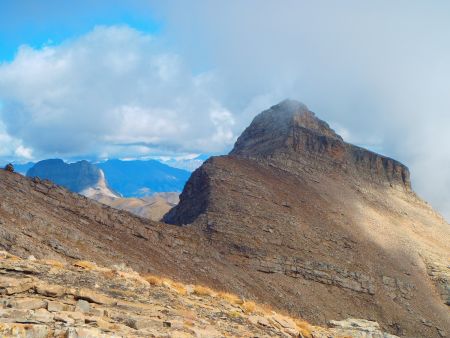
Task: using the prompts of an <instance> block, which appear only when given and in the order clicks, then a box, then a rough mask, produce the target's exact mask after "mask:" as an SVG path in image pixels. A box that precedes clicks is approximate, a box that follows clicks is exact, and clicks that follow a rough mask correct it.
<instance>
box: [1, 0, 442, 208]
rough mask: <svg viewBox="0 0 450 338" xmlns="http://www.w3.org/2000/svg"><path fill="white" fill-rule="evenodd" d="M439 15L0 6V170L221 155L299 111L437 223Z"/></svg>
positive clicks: (224, 5)
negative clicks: (416, 199)
mask: <svg viewBox="0 0 450 338" xmlns="http://www.w3.org/2000/svg"><path fill="white" fill-rule="evenodd" d="M449 36H450V2H448V1H439V0H436V1H427V2H425V1H414V0H399V1H395V2H392V1H388V0H385V1H376V2H361V1H357V0H343V1H339V2H336V1H325V0H317V1H314V2H311V1H299V0H285V1H282V2H280V1H275V0H266V1H257V0H247V1H237V0H230V1H206V0H194V1H181V0H167V1H153V0H146V1H144V0H142V1H137V0H135V1H117V0H116V1H115V0H109V1H106V0H96V1H85V0H81V1H71V2H69V1H49V0H41V1H31V0H30V1H20V0H14V1H12V0H1V1H0V162H5V161H18V162H26V161H29V160H34V161H35V160H39V159H43V158H48V157H61V158H64V159H71V158H93V159H104V158H111V157H121V158H148V157H158V158H165V159H168V158H172V159H173V158H176V159H180V160H183V161H186V160H189V159H190V158H193V156H194V155H193V154H205V153H207V154H210V153H214V154H218V153H226V152H227V151H229V149H230V148H231V147H232V146H233V143H234V141H235V140H236V138H237V137H238V136H239V134H240V133H241V132H242V130H243V129H244V128H245V127H246V126H247V125H248V124H249V122H250V121H251V119H252V118H253V117H254V116H255V115H256V114H257V113H259V112H260V111H262V110H264V109H266V108H268V107H270V106H271V105H273V104H276V103H278V102H279V101H281V100H283V99H285V98H288V97H289V98H292V99H297V100H299V101H302V102H304V103H305V104H306V105H307V106H308V107H309V108H310V109H311V110H313V111H314V112H316V114H317V115H318V116H319V117H320V118H322V119H324V120H326V121H327V122H329V123H330V125H331V126H332V127H334V128H335V129H336V130H337V131H338V133H340V134H341V135H342V136H343V137H344V139H346V140H347V141H349V142H352V143H356V144H358V145H361V146H365V147H368V148H370V149H372V150H376V151H378V152H381V153H383V154H385V155H388V156H390V157H394V158H396V159H398V160H400V161H402V162H404V163H405V164H407V165H408V166H409V167H410V169H411V172H412V179H413V185H414V187H415V189H416V190H417V191H418V192H419V193H420V194H421V195H422V196H424V197H426V198H427V199H428V200H430V201H431V202H432V203H433V205H435V206H436V207H438V208H439V209H440V210H441V211H443V212H445V213H446V215H450V209H449V206H450V189H449V187H450V173H449V172H448V170H447V168H449V167H450V133H449V132H448V128H449V126H450V113H449V112H450V95H449V91H450V63H449V62H448V60H450V44H449Z"/></svg>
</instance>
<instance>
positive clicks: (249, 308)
mask: <svg viewBox="0 0 450 338" xmlns="http://www.w3.org/2000/svg"><path fill="white" fill-rule="evenodd" d="M241 307H242V310H244V312H245V313H253V312H255V310H256V304H255V302H247V301H245V302H244V303H243V304H242V305H241Z"/></svg>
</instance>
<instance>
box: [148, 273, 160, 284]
mask: <svg viewBox="0 0 450 338" xmlns="http://www.w3.org/2000/svg"><path fill="white" fill-rule="evenodd" d="M144 279H145V280H146V281H147V282H149V284H150V285H154V286H161V285H162V283H163V279H162V278H161V277H158V276H155V275H150V274H148V275H144Z"/></svg>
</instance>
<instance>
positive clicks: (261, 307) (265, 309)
mask: <svg viewBox="0 0 450 338" xmlns="http://www.w3.org/2000/svg"><path fill="white" fill-rule="evenodd" d="M257 308H258V311H260V312H262V313H264V314H266V315H273V314H274V313H275V312H276V311H275V310H274V309H273V307H271V306H270V305H269V304H258V305H257Z"/></svg>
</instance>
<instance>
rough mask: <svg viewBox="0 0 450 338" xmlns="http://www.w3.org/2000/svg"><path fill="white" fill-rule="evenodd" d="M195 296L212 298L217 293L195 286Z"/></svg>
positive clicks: (201, 286) (204, 287)
mask: <svg viewBox="0 0 450 338" xmlns="http://www.w3.org/2000/svg"><path fill="white" fill-rule="evenodd" d="M194 294H195V295H197V296H211V297H213V296H214V295H215V294H216V293H215V292H214V291H213V290H211V289H210V288H208V287H206V286H203V285H195V286H194Z"/></svg>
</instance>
